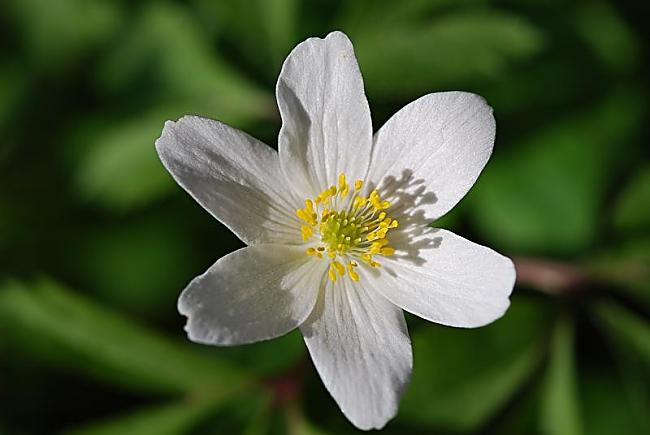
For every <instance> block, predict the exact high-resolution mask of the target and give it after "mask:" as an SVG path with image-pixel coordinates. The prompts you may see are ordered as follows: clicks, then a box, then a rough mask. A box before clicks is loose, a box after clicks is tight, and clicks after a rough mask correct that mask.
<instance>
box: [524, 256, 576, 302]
mask: <svg viewBox="0 0 650 435" xmlns="http://www.w3.org/2000/svg"><path fill="white" fill-rule="evenodd" d="M513 261H514V263H515V269H516V270H517V284H522V285H526V286H531V287H535V288H537V289H539V290H541V291H543V292H545V293H550V294H561V293H567V292H570V291H575V290H577V289H579V288H580V287H581V286H582V285H584V284H585V283H586V282H587V281H588V277H587V274H586V273H585V272H584V271H583V270H581V269H580V268H579V267H578V266H574V265H571V264H567V263H560V262H556V261H549V260H542V259H539V258H528V257H515V258H513Z"/></svg>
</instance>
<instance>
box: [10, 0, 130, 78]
mask: <svg viewBox="0 0 650 435" xmlns="http://www.w3.org/2000/svg"><path fill="white" fill-rule="evenodd" d="M3 8H6V9H8V14H9V16H10V17H11V18H12V19H13V20H14V21H15V23H16V25H17V28H18V29H19V31H20V38H21V42H22V43H23V44H24V46H25V48H26V50H25V51H26V52H27V54H28V55H29V57H30V60H31V61H32V62H33V63H34V64H35V65H36V66H37V68H38V71H48V72H50V71H51V72H59V71H62V70H66V69H68V68H70V66H72V65H74V64H75V63H76V62H78V61H80V60H81V58H82V56H83V55H86V54H88V52H89V51H91V50H92V49H95V48H97V47H99V46H101V45H102V44H104V43H105V42H106V41H107V40H108V39H109V37H111V36H112V35H113V34H114V32H116V31H117V29H118V28H119V26H120V22H121V21H122V19H123V16H122V13H123V11H122V6H121V5H120V3H119V2H115V1H110V0H57V1H49V0H10V1H9V2H8V4H7V5H6V6H3Z"/></svg>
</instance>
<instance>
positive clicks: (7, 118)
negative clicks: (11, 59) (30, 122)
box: [0, 65, 27, 161]
mask: <svg viewBox="0 0 650 435" xmlns="http://www.w3.org/2000/svg"><path fill="white" fill-rule="evenodd" d="M25 75H26V74H25V71H22V70H21V69H20V68H18V67H16V66H13V65H0V95H2V98H0V132H3V136H4V135H5V134H6V133H4V132H5V131H6V129H7V127H8V126H9V123H10V122H11V121H12V120H13V118H14V117H15V116H16V110H17V108H18V107H19V106H20V105H21V103H23V100H24V98H25V94H26V90H27V86H26V85H27V80H26V77H25ZM4 142H5V140H3V143H2V144H0V161H2V158H3V155H4V153H5V151H6V150H5V148H4V147H5V146H6V144H5V143H4Z"/></svg>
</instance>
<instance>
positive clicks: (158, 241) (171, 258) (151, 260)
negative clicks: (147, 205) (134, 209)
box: [62, 210, 217, 319]
mask: <svg viewBox="0 0 650 435" xmlns="http://www.w3.org/2000/svg"><path fill="white" fill-rule="evenodd" d="M196 211H197V213H201V210H196ZM178 220H179V217H178V215H174V214H172V213H154V214H153V216H147V218H146V219H143V218H140V217H138V218H122V219H121V220H120V222H119V224H114V225H106V224H104V225H93V226H92V227H89V228H85V229H84V236H83V237H80V238H79V240H78V242H77V241H74V242H71V247H70V248H71V249H72V250H74V252H76V253H77V255H76V256H75V257H74V258H64V259H63V260H62V261H63V262H64V263H65V265H66V268H67V270H71V271H74V273H76V274H77V276H78V277H80V278H81V279H82V282H81V286H82V287H84V288H89V289H92V291H93V293H94V294H95V295H98V296H99V297H100V299H101V300H102V301H109V302H111V303H113V304H115V305H117V306H119V307H122V308H126V309H127V310H128V311H129V312H130V313H135V314H138V315H146V316H147V318H148V319H151V318H161V317H160V316H169V315H173V316H175V315H176V299H177V298H178V294H179V292H180V289H182V288H183V287H184V286H185V285H186V284H187V280H188V277H189V276H191V275H192V274H194V273H197V264H198V265H200V264H201V263H202V261H203V259H202V258H201V257H200V255H199V252H197V249H196V244H195V243H192V236H191V235H190V234H191V231H192V230H193V228H191V225H178ZM215 255H217V253H216V252H215ZM199 267H200V266H199ZM116 271H119V273H116ZM156 315H158V317H157V316H156Z"/></svg>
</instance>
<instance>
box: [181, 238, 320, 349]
mask: <svg viewBox="0 0 650 435" xmlns="http://www.w3.org/2000/svg"><path fill="white" fill-rule="evenodd" d="M324 264H325V262H323V261H321V262H319V261H316V260H314V259H312V258H310V257H308V256H307V255H306V254H305V252H304V250H303V249H302V248H298V247H290V246H282V245H265V244H262V245H255V246H249V247H246V248H243V249H240V250H238V251H235V252H233V253H231V254H229V255H226V256H225V257H222V258H220V259H219V260H218V261H217V262H216V263H215V264H214V265H212V266H211V267H210V268H209V269H208V271H207V272H205V273H204V274H203V275H201V276H198V277H196V278H195V279H194V280H193V281H192V282H191V283H190V284H189V285H188V286H187V288H185V290H184V291H183V293H182V294H181V296H180V298H179V300H178V311H179V312H180V313H181V314H183V315H185V316H187V318H188V321H187V325H186V326H185V330H186V331H187V333H188V336H189V338H190V339H191V340H192V341H196V342H199V343H205V344H218V345H234V344H243V343H252V342H255V341H260V340H267V339H270V338H274V337H278V336H280V335H283V334H286V333H287V332H289V331H291V330H292V329H294V328H296V327H298V326H299V325H300V324H302V323H303V322H304V321H305V319H306V318H307V316H309V313H310V312H311V311H312V309H313V307H314V304H315V303H316V300H317V297H318V290H319V288H320V286H321V281H322V278H323V272H324Z"/></svg>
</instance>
